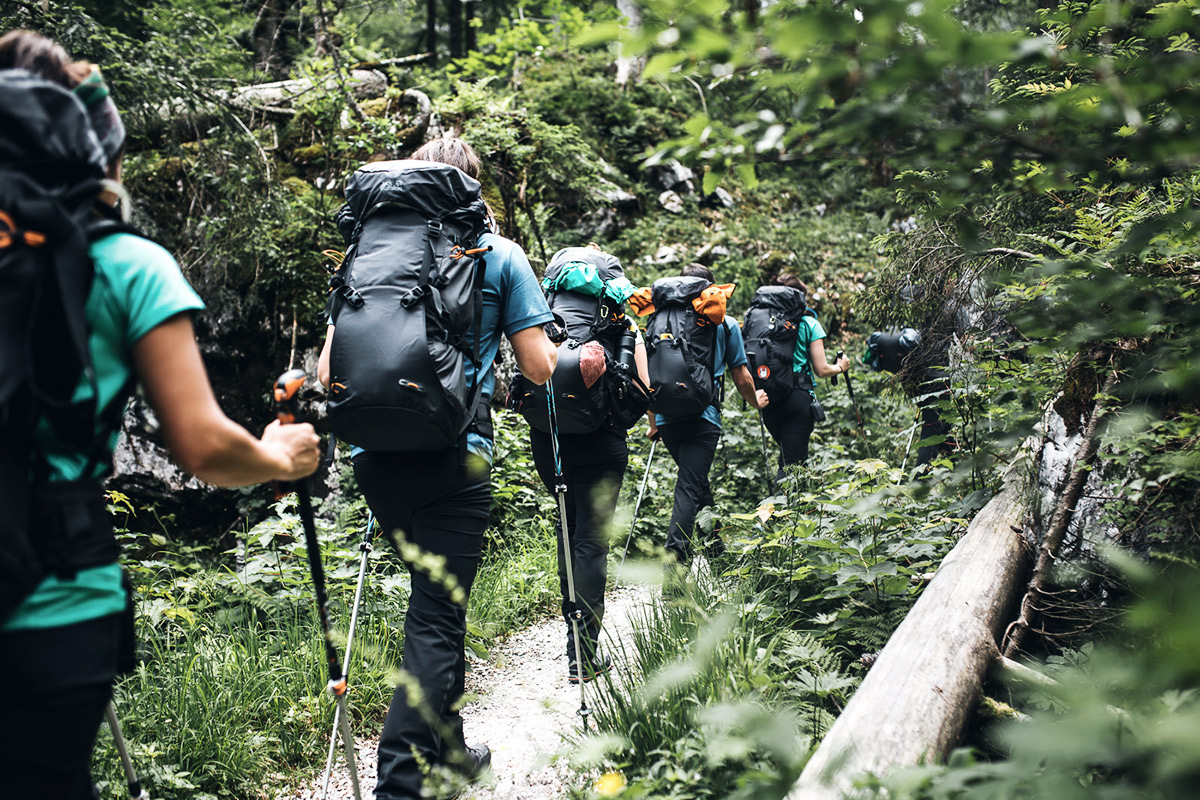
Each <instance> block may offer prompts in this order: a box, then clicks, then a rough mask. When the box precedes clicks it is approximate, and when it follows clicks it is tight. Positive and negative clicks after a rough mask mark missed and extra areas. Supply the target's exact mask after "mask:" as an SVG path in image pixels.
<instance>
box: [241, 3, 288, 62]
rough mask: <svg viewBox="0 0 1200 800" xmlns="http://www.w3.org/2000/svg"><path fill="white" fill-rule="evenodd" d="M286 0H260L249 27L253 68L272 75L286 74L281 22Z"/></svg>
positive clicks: (285, 9)
mask: <svg viewBox="0 0 1200 800" xmlns="http://www.w3.org/2000/svg"><path fill="white" fill-rule="evenodd" d="M286 14H287V5H286V0H262V2H261V4H260V5H259V7H258V14H257V15H256V16H255V19H254V26H253V28H251V31H250V35H251V39H252V45H251V47H252V49H253V51H254V68H255V69H257V70H261V71H262V72H265V73H267V74H268V75H272V76H274V77H282V76H284V75H286V74H287V72H288V68H289V66H290V64H289V63H288V60H287V58H286V57H285V56H284V55H283V52H284V50H283V44H284V42H283V39H284V37H283V22H284V17H285V16H286Z"/></svg>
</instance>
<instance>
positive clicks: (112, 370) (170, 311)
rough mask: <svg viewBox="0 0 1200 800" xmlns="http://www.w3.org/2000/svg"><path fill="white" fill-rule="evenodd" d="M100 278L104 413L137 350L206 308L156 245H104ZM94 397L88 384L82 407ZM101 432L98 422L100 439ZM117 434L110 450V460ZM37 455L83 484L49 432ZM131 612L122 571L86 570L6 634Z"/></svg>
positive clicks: (134, 239)
mask: <svg viewBox="0 0 1200 800" xmlns="http://www.w3.org/2000/svg"><path fill="white" fill-rule="evenodd" d="M89 253H90V255H91V257H92V261H93V262H94V264H95V267H96V277H95V279H94V280H93V281H92V288H91V290H90V292H89V293H88V299H87V305H86V306H85V314H86V315H87V320H88V325H89V326H90V328H91V331H90V334H89V336H88V350H89V351H90V352H91V356H92V366H93V368H94V369H95V372H96V389H97V395H98V397H97V402H96V408H97V412H99V411H100V410H101V409H103V408H104V407H105V406H107V405H108V404H109V403H110V402H112V400H113V398H114V397H116V396H117V394H118V392H119V391H120V390H121V388H122V387H123V386H124V385H125V384H126V382H127V381H128V379H129V376H130V375H131V374H132V373H133V346H134V345H135V344H136V343H137V342H138V340H139V339H141V338H142V337H143V336H145V335H146V334H147V333H149V332H150V331H152V330H153V329H154V328H156V327H158V326H159V325H161V324H162V323H164V322H166V321H167V320H168V319H170V318H171V317H173V316H175V315H176V314H179V313H181V312H190V311H196V310H199V309H201V308H203V307H204V303H203V302H201V300H200V297H199V296H198V295H197V294H196V292H195V291H193V290H192V287H191V286H190V285H188V282H187V280H186V279H185V278H184V277H183V273H181V272H180V271H179V265H178V264H176V263H175V259H174V258H172V257H171V254H170V253H168V252H167V251H166V250H164V249H163V248H162V247H159V246H158V245H157V244H155V243H154V242H151V241H148V240H146V239H143V238H141V237H140V236H133V235H131V234H127V233H117V234H113V235H111V236H105V237H104V238H102V239H99V240H97V241H96V242H95V243H93V244H92V245H91V247H90V248H89ZM90 392H91V387H90V385H89V384H88V382H87V381H86V380H81V381H80V384H79V387H78V388H77V389H76V390H75V397H76V399H83V398H85V397H87V396H88V394H89V393H90ZM99 430H101V428H100V422H99V420H97V431H99ZM117 435H118V432H117V431H113V432H112V436H111V438H110V439H109V441H107V442H104V445H105V452H106V453H109V454H111V452H112V449H113V447H114V446H115V445H116V439H117ZM37 447H38V449H39V451H40V452H41V453H42V455H43V456H44V457H45V459H46V462H47V463H48V464H49V466H50V479H51V480H56V481H64V480H77V479H79V478H81V477H83V470H84V467H86V466H87V463H88V454H87V453H82V452H79V451H78V450H74V449H70V448H66V447H64V446H63V445H62V444H61V443H59V442H58V441H57V439H56V437H55V436H54V434H53V431H52V430H50V428H49V427H48V426H46V425H43V426H42V427H40V428H38V431H37ZM111 461H112V459H111V458H108V459H103V460H101V461H100V463H98V464H97V465H96V468H95V472H94V474H93V475H92V476H91V477H99V476H101V475H103V474H104V473H105V472H107V471H108V470H109V469H110V468H111ZM124 607H125V590H124V588H123V587H122V585H121V568H120V567H119V566H118V565H117V564H115V563H114V564H108V565H105V566H100V567H93V568H91V569H83V570H80V571H79V572H78V573H77V574H76V576H75V577H74V579H72V580H61V579H60V578H58V577H56V576H54V575H51V576H49V577H47V578H46V579H45V580H43V581H42V582H41V583H40V584H39V585H38V587H37V588H36V589H35V590H34V591H33V593H32V594H30V595H29V596H28V597H26V598H25V599H24V600H23V601H22V602H21V604H20V605H19V606H17V608H16V610H14V611H13V613H12V616H10V617H9V618H8V619H7V620H6V621H5V623H4V625H3V629H4V630H22V629H30V628H54V627H58V626H60V625H72V624H75V623H78V622H86V621H88V620H92V619H99V618H100V617H104V616H107V615H109V614H115V613H116V612H118V611H121V610H122V609H123V608H124Z"/></svg>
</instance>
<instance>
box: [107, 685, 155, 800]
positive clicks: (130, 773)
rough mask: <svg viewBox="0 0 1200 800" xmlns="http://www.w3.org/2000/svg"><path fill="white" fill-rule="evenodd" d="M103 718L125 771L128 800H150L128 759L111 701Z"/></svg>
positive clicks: (115, 709) (131, 762)
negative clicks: (105, 719)
mask: <svg viewBox="0 0 1200 800" xmlns="http://www.w3.org/2000/svg"><path fill="white" fill-rule="evenodd" d="M104 716H105V717H107V718H108V727H109V728H110V729H111V730H112V735H113V741H114V742H116V744H117V754H118V755H119V756H120V757H121V767H122V769H124V770H125V783H126V784H127V785H128V786H129V798H130V800H150V795H149V793H147V792H146V790H145V789H143V788H142V782H141V781H139V780H138V776H137V772H136V771H134V769H133V759H131V758H130V757H129V748H128V747H126V746H125V737H124V735H122V733H121V721H120V720H119V719H117V708H116V706H114V705H113V702H112V700H109V701H108V705H107V706H105V707H104Z"/></svg>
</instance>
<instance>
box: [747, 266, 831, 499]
mask: <svg viewBox="0 0 1200 800" xmlns="http://www.w3.org/2000/svg"><path fill="white" fill-rule="evenodd" d="M772 284H773V285H772V286H770V287H763V288H761V289H759V291H758V292H757V293H756V294H755V299H756V300H759V298H760V297H763V298H764V299H765V298H768V297H769V298H773V299H774V301H775V303H776V304H777V303H778V302H779V299H780V298H782V297H787V298H788V299H789V300H791V301H792V302H791V303H790V304H789V307H790V308H791V309H797V308H798V313H792V314H791V315H790V316H789V319H788V321H789V322H791V323H792V324H793V325H794V326H795V327H794V330H789V331H788V334H789V336H788V338H789V339H790V342H791V343H790V345H785V347H784V351H783V353H782V354H783V356H784V358H783V363H781V364H779V365H778V369H777V371H778V372H780V373H782V374H784V375H786V376H787V378H788V379H787V380H785V381H784V382H783V383H782V385H781V386H780V388H779V389H778V390H772V391H768V394H770V396H771V404H770V405H769V406H767V407H766V408H764V409H763V410H762V420H763V424H764V425H766V427H767V431H768V432H769V433H770V434H771V438H773V439H774V440H775V441H776V442H778V444H779V471H778V472H777V473H776V474H775V480H776V482H778V481H781V480H783V477H784V475H785V471H786V469H787V468H788V467H790V466H794V465H796V464H803V463H805V462H806V461H808V442H809V439H810V438H811V437H812V432H813V428H814V427H815V426H816V423H817V422H819V421H820V420H822V419H824V417H825V414H824V411H823V410H822V409H821V406H820V403H819V402H817V398H816V393H815V392H814V386H815V384H816V379H817V378H831V377H833V376H834V375H841V374H843V373H845V372H846V371H847V370H849V369H850V359H848V358H846V357H845V356H842V357H841V358H838V359H837V360H836V361H835V362H834V363H833V364H830V363H829V360H828V357H827V355H826V353H825V341H824V340H825V335H826V334H825V328H824V327H822V326H821V323H820V322H819V321H818V320H817V316H816V314H815V313H814V312H813V311H812V309H811V308H809V307H808V306H807V303H806V299H807V298H808V297H809V290H808V285H807V284H805V283H804V281H802V280H800V279H799V278H797V277H796V276H795V275H792V274H790V273H787V272H785V273H782V274H780V275H779V276H777V277H776V278H775V280H774V281H772ZM772 290H775V291H772ZM760 302H761V301H760ZM755 316H757V315H756V303H755V302H754V301H752V302H751V307H750V311H749V312H747V314H746V326H749V325H751V318H752V317H755ZM743 328H745V326H743ZM743 332H744V333H746V336H747V345H746V347H747V350H748V351H751V352H755V351H759V343H760V342H764V340H763V339H759V338H758V337H757V336H756V335H752V334H753V333H754V332H753V331H751V332H746V331H745V330H743ZM752 340H753V342H754V343H753V344H752V343H751V341H752ZM765 349H766V348H765V347H763V348H762V350H765ZM769 361H770V359H769V357H767V356H766V355H765V354H764V355H763V356H762V357H761V359H760V362H759V363H755V364H754V368H755V383H756V385H758V386H759V387H760V388H762V386H763V384H764V383H765V382H766V381H767V380H769V377H768V376H769V375H770V373H771V368H770V366H769V365H768V362H769ZM789 362H790V363H789ZM771 366H774V365H771ZM764 371H765V372H766V373H767V375H763V372H764Z"/></svg>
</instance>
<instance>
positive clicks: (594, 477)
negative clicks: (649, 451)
mask: <svg viewBox="0 0 1200 800" xmlns="http://www.w3.org/2000/svg"><path fill="white" fill-rule="evenodd" d="M529 441H530V445H531V446H532V448H533V463H534V464H535V465H536V466H537V471H538V477H540V478H541V479H542V483H543V484H544V485H545V486H546V489H547V490H548V491H549V492H551V493H553V492H554V485H555V476H554V451H553V445H552V444H551V441H550V434H548V433H542V432H541V431H539V430H536V429H533V428H530V431H529ZM558 442H559V452H560V455H561V458H562V470H563V481H564V483H565V484H566V487H567V493H566V506H567V531H568V533H569V534H570V537H571V569H572V574H573V577H574V578H575V598H576V600H577V601H578V602H579V608H580V610H581V611H582V612H583V618H582V619H581V620H580V627H579V637H580V641H581V643H582V646H583V655H584V661H585V663H589V662H590V661H591V658H592V656H593V655H594V654H595V652H596V650H595V648H596V644H597V643H598V642H599V641H600V626H601V624H602V623H603V621H604V586H605V583H606V582H607V580H608V541H609V535H608V534H609V531H608V526H609V525H610V524H611V523H612V517H613V512H614V511H615V510H616V508H617V495H618V494H619V493H620V491H621V480H622V479H623V478H624V476H625V467H626V465H627V464H628V463H629V447H628V446H627V445H626V443H625V432H624V431H614V430H611V429H609V428H601V429H600V430H598V431H595V432H593V433H583V434H573V435H572V434H563V435H561V436H559V438H558ZM554 530H555V533H556V534H557V536H558V585H559V589H560V590H561V592H562V614H563V619H564V620H565V621H566V623H567V653H568V655H571V654H574V652H575V641H574V637H573V634H572V630H571V617H570V614H571V610H572V609H571V603H570V600H569V597H570V595H569V593H568V590H567V565H566V559H565V557H564V555H563V534H562V523H561V521H560V518H559V515H558V514H555V516H554Z"/></svg>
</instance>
